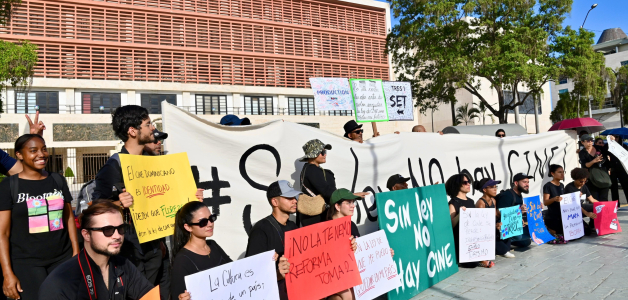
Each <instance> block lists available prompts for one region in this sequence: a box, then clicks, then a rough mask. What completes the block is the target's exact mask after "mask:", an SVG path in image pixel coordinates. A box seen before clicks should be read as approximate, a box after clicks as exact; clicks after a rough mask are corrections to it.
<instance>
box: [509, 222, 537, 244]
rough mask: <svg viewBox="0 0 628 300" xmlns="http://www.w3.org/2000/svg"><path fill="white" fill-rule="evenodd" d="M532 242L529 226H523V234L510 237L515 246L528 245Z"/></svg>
mask: <svg viewBox="0 0 628 300" xmlns="http://www.w3.org/2000/svg"><path fill="white" fill-rule="evenodd" d="M530 243H532V240H531V239H530V232H529V231H528V226H525V227H523V234H522V235H517V236H513V237H511V238H510V244H511V245H513V246H515V247H522V248H524V247H528V246H530Z"/></svg>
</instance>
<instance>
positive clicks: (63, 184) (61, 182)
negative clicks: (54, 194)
mask: <svg viewBox="0 0 628 300" xmlns="http://www.w3.org/2000/svg"><path fill="white" fill-rule="evenodd" d="M48 176H50V177H52V180H53V181H54V182H55V185H56V186H57V188H59V191H60V192H61V193H63V188H64V187H66V182H65V180H64V178H63V177H61V174H59V173H55V172H52V173H48Z"/></svg>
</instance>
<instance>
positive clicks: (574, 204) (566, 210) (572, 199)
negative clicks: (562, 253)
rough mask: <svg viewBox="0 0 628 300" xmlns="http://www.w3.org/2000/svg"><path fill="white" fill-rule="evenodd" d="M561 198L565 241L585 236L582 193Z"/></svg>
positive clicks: (574, 193)
mask: <svg viewBox="0 0 628 300" xmlns="http://www.w3.org/2000/svg"><path fill="white" fill-rule="evenodd" d="M561 197H562V198H563V200H560V216H561V218H562V220H563V235H564V237H565V241H569V240H574V239H577V238H580V237H582V236H584V225H583V224H582V207H581V206H580V192H573V193H570V194H565V195H561Z"/></svg>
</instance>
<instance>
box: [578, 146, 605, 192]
mask: <svg viewBox="0 0 628 300" xmlns="http://www.w3.org/2000/svg"><path fill="white" fill-rule="evenodd" d="M608 137H609V139H610V140H614V138H613V136H608ZM581 141H582V145H584V149H583V151H580V153H578V156H579V157H580V164H581V166H582V167H583V168H587V169H588V170H589V173H590V174H591V178H590V180H589V181H588V182H587V187H588V188H589V191H591V195H593V198H595V199H597V200H599V201H608V191H609V188H610V187H611V185H612V182H611V178H610V176H609V174H608V160H607V159H606V155H607V151H608V147H607V146H606V147H605V146H601V147H594V145H593V137H592V136H590V135H588V134H585V135H583V136H582V138H581ZM594 169H597V170H594ZM594 181H595V182H596V183H594ZM596 184H597V185H599V186H596Z"/></svg>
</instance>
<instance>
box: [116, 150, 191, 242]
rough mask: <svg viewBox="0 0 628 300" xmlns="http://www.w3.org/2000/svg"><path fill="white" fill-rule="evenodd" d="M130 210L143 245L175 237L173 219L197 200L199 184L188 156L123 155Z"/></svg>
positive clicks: (121, 163)
mask: <svg viewBox="0 0 628 300" xmlns="http://www.w3.org/2000/svg"><path fill="white" fill-rule="evenodd" d="M120 165H121V166H122V175H123V176H124V186H125V188H126V191H127V192H129V193H131V195H132V196H133V205H131V207H130V208H129V209H130V210H131V216H132V218H133V224H134V225H135V231H136V232H137V236H138V238H139V241H140V243H145V242H149V241H152V240H156V239H159V238H162V237H166V236H169V235H172V234H174V226H175V225H174V217H175V215H176V213H177V211H178V210H179V208H181V207H182V206H183V205H184V204H186V203H188V202H190V201H197V199H196V196H195V194H196V184H195V183H194V176H193V175H192V169H191V168H190V162H189V161H188V155H187V153H177V154H168V155H161V156H147V155H129V154H120Z"/></svg>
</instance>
